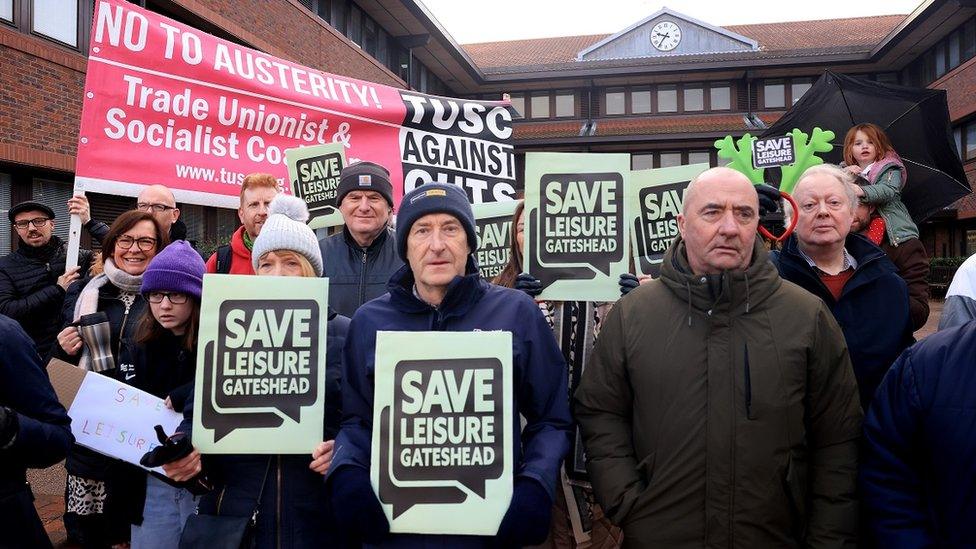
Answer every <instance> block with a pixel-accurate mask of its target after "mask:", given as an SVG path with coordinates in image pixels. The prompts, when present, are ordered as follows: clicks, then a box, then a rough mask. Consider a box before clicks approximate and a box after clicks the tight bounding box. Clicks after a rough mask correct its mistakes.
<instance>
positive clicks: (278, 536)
mask: <svg viewBox="0 0 976 549" xmlns="http://www.w3.org/2000/svg"><path fill="white" fill-rule="evenodd" d="M275 499H276V500H277V512H276V513H275V526H276V528H275V531H276V536H275V537H276V541H277V544H276V547H278V549H281V454H278V490H277V494H276V498H275Z"/></svg>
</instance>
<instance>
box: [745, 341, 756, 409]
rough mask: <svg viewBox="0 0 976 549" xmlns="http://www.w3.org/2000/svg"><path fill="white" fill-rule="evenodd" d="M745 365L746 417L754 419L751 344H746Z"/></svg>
mask: <svg viewBox="0 0 976 549" xmlns="http://www.w3.org/2000/svg"><path fill="white" fill-rule="evenodd" d="M744 363H745V364H744V366H743V379H744V380H745V393H746V419H754V418H753V417H752V373H751V372H750V370H749V346H748V345H746V346H745V360H744Z"/></svg>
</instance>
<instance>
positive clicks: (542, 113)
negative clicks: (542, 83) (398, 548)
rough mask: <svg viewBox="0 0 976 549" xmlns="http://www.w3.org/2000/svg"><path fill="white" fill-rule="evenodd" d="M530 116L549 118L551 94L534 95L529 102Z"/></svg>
mask: <svg viewBox="0 0 976 549" xmlns="http://www.w3.org/2000/svg"><path fill="white" fill-rule="evenodd" d="M529 118H549V94H546V95H533V96H532V99H531V100H530V102H529Z"/></svg>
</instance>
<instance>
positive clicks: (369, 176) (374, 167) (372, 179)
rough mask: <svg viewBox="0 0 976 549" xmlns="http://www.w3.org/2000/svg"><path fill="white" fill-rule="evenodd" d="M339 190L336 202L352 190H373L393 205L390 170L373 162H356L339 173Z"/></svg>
mask: <svg viewBox="0 0 976 549" xmlns="http://www.w3.org/2000/svg"><path fill="white" fill-rule="evenodd" d="M337 190H338V191H339V194H338V196H337V197H336V204H342V199H343V198H345V196H346V195H347V194H349V193H351V192H352V191H375V192H378V193H380V194H381V195H382V196H383V198H385V199H386V203H387V204H389V205H390V207H391V208H392V207H393V185H392V184H390V171H389V170H387V169H386V168H384V167H383V166H380V165H379V164H377V163H375V162H367V161H363V162H356V163H355V164H350V165H348V166H346V167H345V168H343V169H342V172H340V173H339V187H338V189H337Z"/></svg>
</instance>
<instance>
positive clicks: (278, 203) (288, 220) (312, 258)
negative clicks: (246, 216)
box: [251, 193, 322, 276]
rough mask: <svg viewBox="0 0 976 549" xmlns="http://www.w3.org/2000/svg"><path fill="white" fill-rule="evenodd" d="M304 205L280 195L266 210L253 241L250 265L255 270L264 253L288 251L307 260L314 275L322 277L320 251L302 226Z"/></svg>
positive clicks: (285, 195) (296, 198)
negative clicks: (259, 229)
mask: <svg viewBox="0 0 976 549" xmlns="http://www.w3.org/2000/svg"><path fill="white" fill-rule="evenodd" d="M307 221H308V206H306V205H305V201H304V200H302V199H301V198H298V197H296V196H292V195H290V194H284V193H281V194H279V195H278V196H276V197H275V198H274V200H272V201H271V206H269V207H268V219H267V221H265V222H264V226H263V227H261V232H260V233H259V234H258V236H257V238H255V239H254V247H253V248H252V249H251V263H252V264H253V265H254V271H255V272H257V270H258V261H259V260H260V259H261V256H263V255H264V254H266V253H268V252H275V251H278V250H291V251H293V252H296V253H299V254H301V255H303V256H305V258H306V259H308V262H309V263H311V264H312V268H313V269H314V270H315V274H316V276H322V252H321V250H319V241H318V239H317V238H315V233H314V232H313V231H312V229H310V228H308V225H306V224H305V223H306V222H307Z"/></svg>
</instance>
